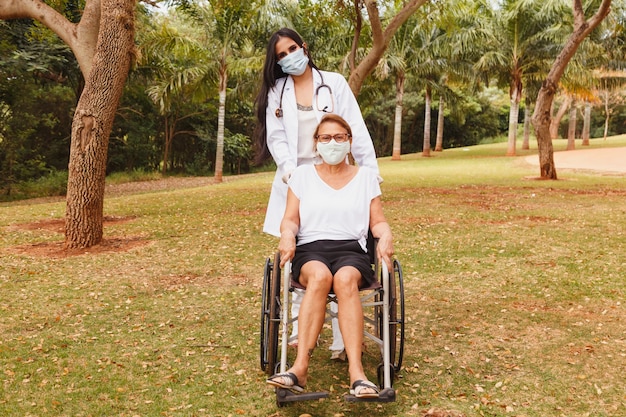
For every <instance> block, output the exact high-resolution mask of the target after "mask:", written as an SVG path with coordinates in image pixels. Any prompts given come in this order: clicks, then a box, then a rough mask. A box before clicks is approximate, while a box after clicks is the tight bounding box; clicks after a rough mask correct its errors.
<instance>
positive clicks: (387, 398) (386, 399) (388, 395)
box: [344, 388, 396, 403]
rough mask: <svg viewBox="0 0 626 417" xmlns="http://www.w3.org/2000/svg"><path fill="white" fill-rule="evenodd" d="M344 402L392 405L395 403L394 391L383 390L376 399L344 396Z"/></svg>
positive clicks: (389, 389) (390, 389) (391, 389)
mask: <svg viewBox="0 0 626 417" xmlns="http://www.w3.org/2000/svg"><path fill="white" fill-rule="evenodd" d="M344 398H345V400H346V401H347V402H350V403H356V402H370V403H392V402H394V401H396V390H394V389H393V388H385V389H384V390H382V391H381V392H380V395H379V396H378V397H377V398H359V397H355V396H354V395H350V394H348V395H346V396H345V397H344Z"/></svg>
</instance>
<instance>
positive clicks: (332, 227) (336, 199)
mask: <svg viewBox="0 0 626 417" xmlns="http://www.w3.org/2000/svg"><path fill="white" fill-rule="evenodd" d="M289 188H291V191H293V193H294V194H295V195H296V197H298V199H299V200H300V229H299V230H298V245H303V244H305V243H310V242H314V241H316V240H323V239H327V240H358V241H359V243H360V244H361V247H363V250H367V249H366V242H367V232H368V230H369V225H370V204H371V202H372V200H373V199H374V198H376V197H378V196H379V195H381V191H380V185H379V184H378V176H377V174H376V172H374V171H373V170H371V169H369V168H367V167H359V171H358V172H357V174H356V175H355V176H354V178H352V179H351V180H350V182H348V183H347V184H346V185H345V186H344V187H342V188H341V189H339V190H335V189H334V188H332V187H330V186H329V185H328V184H326V183H325V182H324V181H323V180H322V179H321V178H320V177H319V175H318V173H317V170H316V169H315V166H314V165H301V166H299V167H298V168H296V169H295V170H294V172H293V174H292V175H291V178H290V180H289Z"/></svg>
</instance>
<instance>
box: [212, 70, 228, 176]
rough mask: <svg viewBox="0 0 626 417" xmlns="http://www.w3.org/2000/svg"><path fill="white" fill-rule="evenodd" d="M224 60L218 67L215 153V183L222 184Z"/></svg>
mask: <svg viewBox="0 0 626 417" xmlns="http://www.w3.org/2000/svg"><path fill="white" fill-rule="evenodd" d="M225 59H226V58H224V60H223V61H222V66H221V67H220V85H219V86H220V92H219V95H220V97H219V101H220V102H219V108H218V110H217V149H216V151H215V175H214V178H215V182H222V176H223V171H224V121H225V119H226V85H227V76H228V74H227V72H226V64H225V62H226V61H225Z"/></svg>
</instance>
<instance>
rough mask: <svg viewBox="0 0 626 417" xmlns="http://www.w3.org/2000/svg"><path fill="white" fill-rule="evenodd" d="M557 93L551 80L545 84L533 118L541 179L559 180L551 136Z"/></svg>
mask: <svg viewBox="0 0 626 417" xmlns="http://www.w3.org/2000/svg"><path fill="white" fill-rule="evenodd" d="M555 92H556V85H555V84H552V83H550V81H549V80H546V81H544V82H543V85H542V87H541V91H540V92H539V95H538V96H537V102H536V103H535V111H534V113H533V117H532V122H533V126H534V127H535V136H536V137H537V148H538V151H539V170H540V176H541V178H544V179H551V180H556V179H557V176H556V166H555V165H554V149H553V147H552V138H551V136H550V107H551V104H552V100H553V99H554V93H555Z"/></svg>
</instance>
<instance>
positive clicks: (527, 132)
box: [522, 98, 532, 150]
mask: <svg viewBox="0 0 626 417" xmlns="http://www.w3.org/2000/svg"><path fill="white" fill-rule="evenodd" d="M531 106H532V103H531V101H530V99H529V98H526V106H524V139H523V141H522V149H523V150H527V149H530V115H531V111H530V109H531Z"/></svg>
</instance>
